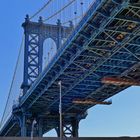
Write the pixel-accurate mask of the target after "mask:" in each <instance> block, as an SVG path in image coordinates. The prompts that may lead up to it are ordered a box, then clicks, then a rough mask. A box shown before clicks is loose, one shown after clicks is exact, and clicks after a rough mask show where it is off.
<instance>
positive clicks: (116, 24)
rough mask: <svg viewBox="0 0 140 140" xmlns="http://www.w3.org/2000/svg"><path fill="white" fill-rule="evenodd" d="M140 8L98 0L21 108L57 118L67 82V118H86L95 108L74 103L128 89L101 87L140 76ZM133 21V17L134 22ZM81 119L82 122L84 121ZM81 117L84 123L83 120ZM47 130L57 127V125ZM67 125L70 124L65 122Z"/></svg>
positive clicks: (64, 101) (124, 1)
mask: <svg viewBox="0 0 140 140" xmlns="http://www.w3.org/2000/svg"><path fill="white" fill-rule="evenodd" d="M139 9H140V7H139V4H137V3H130V2H129V1H127V0H112V1H111V0H102V1H101V0H97V1H96V2H95V3H94V5H92V7H91V9H89V11H88V12H87V14H86V15H85V17H84V18H83V19H82V21H81V22H80V23H79V26H77V28H76V29H75V31H74V32H73V33H72V34H71V36H70V37H69V38H68V40H67V41H66V43H65V44H64V46H63V47H62V48H61V49H60V50H59V51H58V53H57V54H56V56H55V58H54V59H53V60H52V63H50V64H49V66H48V67H47V68H46V69H45V70H44V71H43V73H42V74H41V75H40V76H39V77H38V79H37V80H36V82H35V83H34V84H33V85H32V87H31V88H30V89H29V91H28V92H27V94H26V95H25V96H24V97H23V98H22V99H21V102H20V106H24V107H25V108H26V109H28V110H30V111H31V112H34V113H40V115H45V113H47V112H48V114H47V116H46V120H47V121H48V120H49V116H50V118H51V115H52V114H53V113H54V114H53V115H54V116H56V114H58V104H59V95H58V92H59V90H58V81H59V80H61V81H62V85H63V87H62V91H63V93H62V94H63V98H62V104H63V113H64V114H65V116H66V117H67V118H70V117H71V114H72V115H74V116H75V117H78V116H77V114H80V113H81V114H82V113H84V112H85V111H86V110H87V109H88V108H90V107H92V106H93V105H92V106H91V105H83V106H81V105H75V104H73V103H72V101H73V100H74V99H75V98H82V99H83V98H84V99H85V98H90V99H95V100H97V101H103V100H105V99H107V98H109V97H111V96H113V95H115V94H117V93H118V92H120V91H122V90H123V89H125V88H127V87H126V86H115V85H106V84H102V83H101V79H102V78H103V77H105V76H119V77H130V78H136V79H138V78H139V77H140V76H139V72H138V69H139V56H140V53H139V47H138V44H139V36H140V30H139V27H140V24H139V17H138V14H139ZM130 16H131V18H130ZM81 118H82V117H81ZM81 118H80V117H79V120H80V119H81ZM50 121H51V125H50V126H49V127H47V126H46V127H45V126H44V127H45V128H44V130H45V131H46V132H47V131H49V130H50V129H53V128H55V127H56V126H57V122H56V121H55V120H53V119H52V120H50ZM65 124H67V119H66V120H65Z"/></svg>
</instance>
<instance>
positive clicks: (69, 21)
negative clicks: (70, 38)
mask: <svg viewBox="0 0 140 140" xmlns="http://www.w3.org/2000/svg"><path fill="white" fill-rule="evenodd" d="M82 16H83V15H80V16H77V17H75V18H73V19H70V20H67V21H65V22H63V23H62V24H63V25H65V24H67V23H69V22H70V21H74V20H75V19H79V18H81V17H82Z"/></svg>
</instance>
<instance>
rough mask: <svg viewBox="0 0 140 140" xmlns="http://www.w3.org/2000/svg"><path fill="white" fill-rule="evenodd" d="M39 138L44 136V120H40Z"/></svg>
mask: <svg viewBox="0 0 140 140" xmlns="http://www.w3.org/2000/svg"><path fill="white" fill-rule="evenodd" d="M38 136H39V137H42V136H43V120H42V119H41V118H39V120H38Z"/></svg>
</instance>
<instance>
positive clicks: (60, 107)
mask: <svg viewBox="0 0 140 140" xmlns="http://www.w3.org/2000/svg"><path fill="white" fill-rule="evenodd" d="M58 85H59V98H60V99H59V115H60V126H59V127H60V140H62V137H63V135H62V134H63V132H62V82H61V81H59V82H58Z"/></svg>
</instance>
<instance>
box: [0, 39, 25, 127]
mask: <svg viewBox="0 0 140 140" xmlns="http://www.w3.org/2000/svg"><path fill="white" fill-rule="evenodd" d="M23 44H24V36H23V37H22V42H21V45H20V49H19V54H18V58H17V62H16V67H15V70H14V75H13V78H12V83H11V86H10V90H9V93H8V97H7V100H6V105H5V108H4V111H3V115H2V119H1V121H0V128H1V126H2V123H3V122H4V120H5V119H6V118H4V117H5V113H6V108H7V106H8V101H9V99H10V95H11V91H12V87H13V84H14V79H15V77H16V71H17V67H18V65H19V60H20V59H19V58H20V56H21V53H22V47H23ZM6 117H7V116H6Z"/></svg>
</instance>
